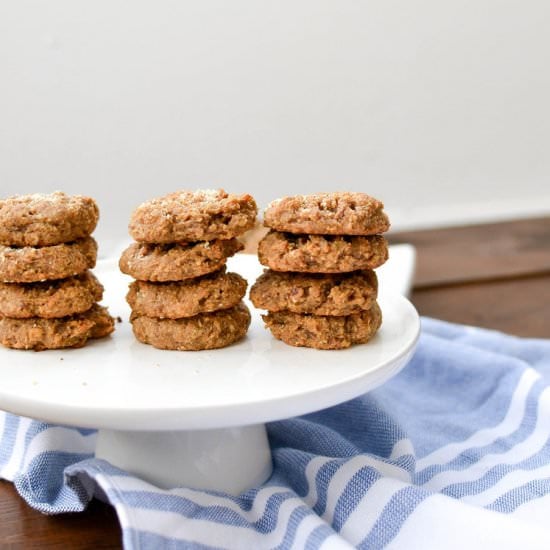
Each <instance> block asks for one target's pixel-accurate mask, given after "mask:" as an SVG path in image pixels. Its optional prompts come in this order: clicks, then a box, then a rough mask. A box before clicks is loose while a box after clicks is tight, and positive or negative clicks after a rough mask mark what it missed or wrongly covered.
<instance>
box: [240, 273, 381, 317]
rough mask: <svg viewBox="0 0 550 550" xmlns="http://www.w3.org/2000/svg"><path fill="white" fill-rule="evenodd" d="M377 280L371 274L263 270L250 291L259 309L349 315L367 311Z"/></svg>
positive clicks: (374, 274) (373, 297) (371, 301)
mask: <svg viewBox="0 0 550 550" xmlns="http://www.w3.org/2000/svg"><path fill="white" fill-rule="evenodd" d="M377 293H378V280H377V278H376V273H375V272H374V271H371V270H365V271H352V272H351V273H342V274H325V273H323V274H317V273H312V274H306V273H292V272H280V271H273V270H266V271H265V272H264V273H263V274H262V275H261V276H260V277H259V278H258V279H257V280H256V282H255V283H254V285H253V286H252V288H251V289H250V300H251V301H252V303H253V304H254V305H255V306H256V307H257V308H259V309H267V310H269V311H283V310H288V311H292V312H294V313H313V314H315V315H350V314H351V313H359V312H360V311H363V310H367V309H370V308H371V307H372V305H373V304H374V302H375V301H376V296H377Z"/></svg>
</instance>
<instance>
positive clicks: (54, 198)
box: [0, 191, 99, 246]
mask: <svg viewBox="0 0 550 550" xmlns="http://www.w3.org/2000/svg"><path fill="white" fill-rule="evenodd" d="M98 219H99V209H98V207H97V204H96V203H95V201H94V200H93V199H91V198H90V197H83V196H80V195H76V196H69V195H66V194H65V193H61V192H59V191H58V192H56V193H51V194H49V195H46V194H41V193H35V194H32V195H16V196H14V197H9V198H7V199H3V200H0V244H3V245H8V246H51V245H55V244H60V243H65V242H71V241H75V240H77V239H81V238H84V237H87V236H89V235H90V234H91V233H92V231H93V230H94V229H95V227H96V225H97V221H98Z"/></svg>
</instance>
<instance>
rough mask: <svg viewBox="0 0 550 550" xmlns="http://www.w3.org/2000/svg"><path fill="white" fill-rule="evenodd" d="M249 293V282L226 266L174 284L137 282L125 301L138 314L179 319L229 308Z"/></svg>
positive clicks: (132, 286)
mask: <svg viewBox="0 0 550 550" xmlns="http://www.w3.org/2000/svg"><path fill="white" fill-rule="evenodd" d="M245 293H246V281H245V279H243V278H242V277H241V276H240V275H237V274H236V273H226V272H225V267H224V268H222V269H221V270H219V271H216V272H215V273H212V274H210V275H205V276H203V277H198V278H193V279H188V280H186V281H179V282H173V283H150V282H145V281H135V282H133V283H132V284H131V285H130V290H129V292H128V294H127V295H126V300H127V301H128V303H129V304H130V307H131V308H132V311H133V312H134V313H135V314H136V315H145V316H147V317H159V318H169V319H179V318H181V317H192V316H194V315H197V314H199V313H208V312H211V311H217V310H220V309H228V308H230V307H233V306H235V305H237V304H238V303H239V302H240V301H241V299H242V298H243V296H244V295H245Z"/></svg>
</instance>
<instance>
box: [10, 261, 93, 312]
mask: <svg viewBox="0 0 550 550" xmlns="http://www.w3.org/2000/svg"><path fill="white" fill-rule="evenodd" d="M102 297H103V286H102V285H101V284H100V283H99V281H98V280H97V279H96V277H95V276H94V274H93V273H92V272H91V271H87V272H85V273H82V274H81V275H76V276H75V277H69V278H67V279H58V280H56V281H44V282H41V283H27V284H21V283H0V315H1V316H5V317H14V318H20V319H25V318H28V317H43V318H45V319H50V318H55V317H66V316H67V315H73V314H75V313H82V312H84V311H87V310H89V309H90V308H91V307H92V306H93V305H94V303H95V302H99V301H101V299H102Z"/></svg>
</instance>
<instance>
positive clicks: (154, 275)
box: [119, 239, 243, 282]
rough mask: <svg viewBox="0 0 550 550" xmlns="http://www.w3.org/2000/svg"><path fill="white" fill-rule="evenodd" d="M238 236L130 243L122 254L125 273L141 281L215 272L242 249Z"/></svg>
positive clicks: (155, 280)
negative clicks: (187, 240) (216, 238)
mask: <svg viewBox="0 0 550 550" xmlns="http://www.w3.org/2000/svg"><path fill="white" fill-rule="evenodd" d="M242 248H243V245H242V243H241V242H240V241H239V240H237V239H228V240H223V241H222V240H215V241H202V242H197V243H184V244H156V245H155V244H140V243H133V244H131V245H130V246H129V247H128V248H127V249H126V250H125V251H124V252H123V253H122V256H121V257H120V262H119V267H120V270H121V271H122V272H123V273H126V274H127V275H130V276H132V277H133V278H134V279H138V280H140V281H153V282H164V281H183V280H185V279H191V278H193V277H200V276H201V275H206V274H207V273H212V271H216V270H218V269H220V268H221V267H223V266H224V265H225V263H226V261H227V258H229V257H230V256H233V254H236V253H237V252H238V251H239V250H242Z"/></svg>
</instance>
